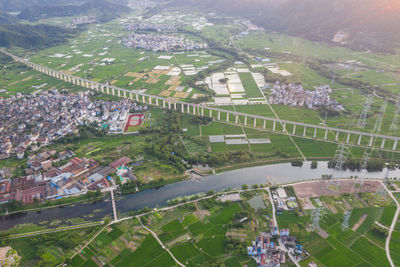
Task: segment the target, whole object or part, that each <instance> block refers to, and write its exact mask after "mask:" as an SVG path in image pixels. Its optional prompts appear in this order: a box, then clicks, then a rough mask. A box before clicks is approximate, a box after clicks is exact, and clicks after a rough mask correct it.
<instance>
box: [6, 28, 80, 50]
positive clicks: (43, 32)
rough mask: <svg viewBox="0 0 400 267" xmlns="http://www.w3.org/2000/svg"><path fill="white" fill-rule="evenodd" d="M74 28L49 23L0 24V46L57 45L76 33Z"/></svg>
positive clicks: (37, 47)
mask: <svg viewBox="0 0 400 267" xmlns="http://www.w3.org/2000/svg"><path fill="white" fill-rule="evenodd" d="M76 33H77V31H76V30H70V29H64V28H60V27H56V26H50V25H43V24H41V25H34V26H32V25H27V24H12V25H8V24H6V25H0V46H1V47H12V46H18V47H23V48H25V49H40V48H44V47H49V46H53V45H58V44H61V43H64V42H66V41H67V39H68V38H71V37H74V36H75V35H76Z"/></svg>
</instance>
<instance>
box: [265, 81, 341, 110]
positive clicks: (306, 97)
mask: <svg viewBox="0 0 400 267" xmlns="http://www.w3.org/2000/svg"><path fill="white" fill-rule="evenodd" d="M331 93H332V88H331V87H330V86H329V85H324V86H320V87H317V88H315V90H313V91H311V90H305V89H304V88H303V86H302V85H301V84H282V85H281V84H280V83H279V81H277V82H276V83H275V85H274V86H273V88H272V89H271V96H270V97H269V102H270V103H271V104H282V105H287V106H292V107H307V108H309V109H316V108H318V107H327V108H330V109H333V110H335V111H340V110H343V106H342V105H341V104H339V103H338V102H337V101H336V100H333V99H331V98H330V94H331Z"/></svg>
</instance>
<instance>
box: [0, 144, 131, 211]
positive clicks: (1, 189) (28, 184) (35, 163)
mask: <svg viewBox="0 0 400 267" xmlns="http://www.w3.org/2000/svg"><path fill="white" fill-rule="evenodd" d="M68 158H70V159H69V160H67V162H66V163H64V164H62V165H61V166H58V167H55V166H53V165H56V164H57V163H58V162H60V161H63V160H66V159H68ZM129 163H131V159H129V158H127V157H122V158H120V159H118V160H116V161H115V162H113V163H111V164H110V165H108V166H105V167H104V166H99V163H97V162H96V161H95V160H93V159H87V158H77V157H74V153H73V152H71V151H62V152H60V153H57V152H56V151H44V152H42V153H40V154H37V155H33V156H30V158H29V160H28V166H29V169H30V170H31V171H30V172H29V173H31V174H29V175H27V176H23V177H20V178H14V179H1V180H0V203H7V202H9V201H11V200H15V201H20V202H23V203H31V202H34V201H44V200H52V199H59V198H63V197H69V196H77V195H80V194H85V193H87V192H88V190H92V191H94V190H100V191H101V190H107V188H109V187H110V186H112V185H113V180H112V178H111V177H110V176H109V175H110V174H112V173H116V172H118V170H120V169H121V168H122V167H123V168H124V169H126V170H127V171H126V172H124V174H123V175H121V176H120V179H123V178H122V177H125V179H130V180H131V181H135V180H136V177H135V175H134V174H133V173H132V172H131V170H130V169H129V168H128V167H126V165H127V164H129Z"/></svg>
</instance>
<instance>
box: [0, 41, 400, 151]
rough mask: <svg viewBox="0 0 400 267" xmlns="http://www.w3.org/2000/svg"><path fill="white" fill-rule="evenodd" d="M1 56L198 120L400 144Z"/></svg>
mask: <svg viewBox="0 0 400 267" xmlns="http://www.w3.org/2000/svg"><path fill="white" fill-rule="evenodd" d="M0 52H2V53H4V54H6V55H8V56H10V57H11V58H12V59H13V60H15V61H17V62H20V63H22V64H25V65H26V66H28V67H30V68H33V69H35V70H37V71H39V72H41V73H44V74H47V75H49V76H52V77H54V78H57V79H59V80H63V81H65V82H68V83H72V84H75V85H79V86H82V87H84V88H88V89H91V90H94V91H98V92H102V93H106V94H110V95H113V96H118V97H122V98H129V99H131V100H135V101H137V102H141V103H144V104H148V105H152V106H156V107H162V108H165V109H173V110H176V111H179V112H181V113H187V114H192V115H196V116H208V117H210V118H212V119H213V120H215V121H220V122H226V123H230V124H235V125H240V126H244V127H248V128H255V129H260V130H265V131H269V132H273V133H277V134H285V135H290V136H294V137H300V138H307V139H315V140H319V141H325V142H336V143H339V142H341V141H342V140H344V142H345V143H347V144H350V143H351V144H353V145H357V146H362V147H372V146H373V145H375V146H377V148H380V149H383V150H389V151H390V150H392V151H397V148H398V142H399V140H400V137H397V136H390V135H381V134H374V133H368V132H361V131H356V130H352V129H341V128H334V127H328V126H323V125H313V124H307V123H302V122H295V121H288V120H279V119H276V118H269V117H264V116H259V115H253V114H246V113H241V112H235V111H230V110H225V109H221V108H217V107H212V106H208V105H204V104H194V103H187V102H183V101H179V100H176V99H168V98H163V97H160V96H155V95H149V94H146V93H143V92H140V91H137V90H128V89H123V88H119V87H116V86H112V85H108V84H103V83H98V82H94V81H91V80H88V79H84V78H81V77H78V76H74V75H70V74H67V73H63V72H62V71H57V70H53V69H50V68H48V67H45V66H42V65H39V64H35V63H32V62H30V61H29V60H26V59H23V58H20V57H18V56H15V55H13V54H11V53H9V52H7V51H4V50H1V49H0Z"/></svg>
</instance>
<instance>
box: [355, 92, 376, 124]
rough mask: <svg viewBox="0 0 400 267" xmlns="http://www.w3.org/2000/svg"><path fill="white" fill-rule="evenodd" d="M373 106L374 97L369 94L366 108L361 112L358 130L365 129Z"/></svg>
mask: <svg viewBox="0 0 400 267" xmlns="http://www.w3.org/2000/svg"><path fill="white" fill-rule="evenodd" d="M371 104H372V95H371V94H369V95H368V96H367V100H366V101H365V104H364V108H363V110H362V111H361V114H360V117H359V118H358V121H357V124H356V127H357V128H360V129H364V128H365V125H366V120H367V116H368V112H369V111H370V110H371Z"/></svg>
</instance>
